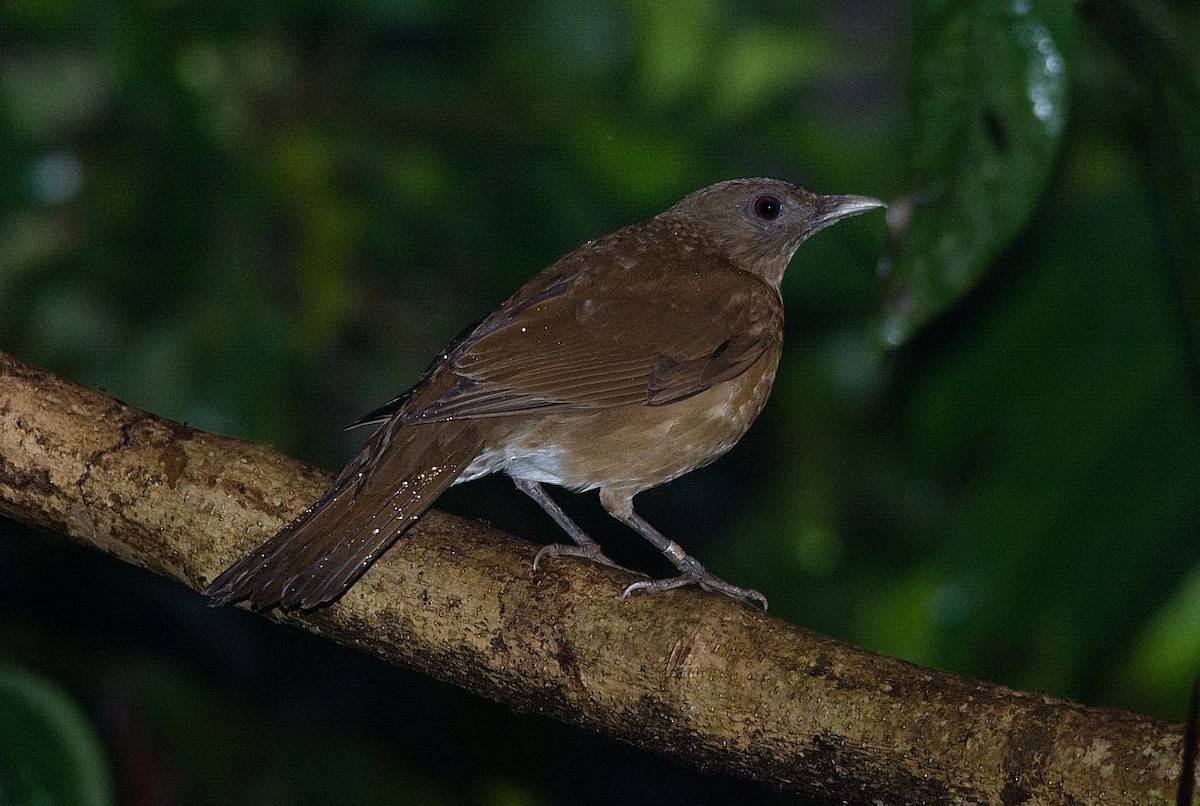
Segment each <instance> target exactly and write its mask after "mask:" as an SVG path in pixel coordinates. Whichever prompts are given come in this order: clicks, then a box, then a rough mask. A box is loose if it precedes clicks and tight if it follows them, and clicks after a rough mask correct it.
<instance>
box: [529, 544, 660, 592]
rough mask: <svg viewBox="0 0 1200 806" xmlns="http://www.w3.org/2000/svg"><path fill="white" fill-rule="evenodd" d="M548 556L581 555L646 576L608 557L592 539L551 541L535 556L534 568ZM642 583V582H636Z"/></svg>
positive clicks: (611, 566) (581, 556)
mask: <svg viewBox="0 0 1200 806" xmlns="http://www.w3.org/2000/svg"><path fill="white" fill-rule="evenodd" d="M546 557H580V558H582V559H585V560H591V561H592V562H594V563H600V564H601V565H607V566H608V567H609V568H616V569H617V570H619V571H625V572H626V573H630V574H633V575H634V576H639V577H644V576H646V575H645V574H643V573H642V572H640V571H634V570H633V569H632V568H626V567H625V566H623V565H617V563H615V562H613V561H612V560H610V559H609V558H608V555H607V554H605V553H604V552H603V551H601V550H600V546H599V545H598V544H596V543H594V542H592V541H591V540H589V541H588V542H587V543H585V544H583V545H577V546H573V545H571V544H570V543H551V544H550V545H548V546H542V548H541V550H540V551H538V553H537V554H536V555H535V556H534V558H533V570H534V571H536V570H537V567H538V563H540V562H541V561H542V560H543V559H545V558H546ZM634 584H635V585H636V584H640V583H636V582H635V583H634Z"/></svg>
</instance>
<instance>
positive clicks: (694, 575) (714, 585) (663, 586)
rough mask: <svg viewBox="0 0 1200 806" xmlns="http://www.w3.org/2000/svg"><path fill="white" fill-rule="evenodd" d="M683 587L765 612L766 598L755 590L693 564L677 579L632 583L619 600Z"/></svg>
mask: <svg viewBox="0 0 1200 806" xmlns="http://www.w3.org/2000/svg"><path fill="white" fill-rule="evenodd" d="M685 585H699V586H700V588H701V590H706V591H712V592H714V593H723V594H725V595H726V596H728V597H729V598H731V599H740V600H742V601H743V602H747V603H755V604H760V605H762V609H763V612H766V609H767V597H765V596H763V595H762V594H761V593H759V592H758V591H756V590H751V589H750V588H742V587H738V586H737V585H731V584H730V583H728V582H726V581H725V580H723V579H721V578H720V577H719V576H717V575H716V574H713V573H711V572H709V571H706V570H705V569H704V566H702V565H700V563H695V564H694V566H690V567H688V568H686V569H684V571H683V573H682V574H680V575H679V576H677V577H668V578H667V579H653V580H646V581H642V582H634V583H633V584H632V585H630V586H629V587H627V588H626V589H625V590H624V591H622V592H621V599H622V600H624V599H626V598H628V597H629V594H631V593H634V592H635V591H645V592H647V593H660V592H662V591H669V590H673V589H675V588H682V587H684V586H685Z"/></svg>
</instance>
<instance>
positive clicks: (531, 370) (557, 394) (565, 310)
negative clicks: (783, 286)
mask: <svg viewBox="0 0 1200 806" xmlns="http://www.w3.org/2000/svg"><path fill="white" fill-rule="evenodd" d="M638 268H639V267H638V266H636V265H635V266H632V267H629V268H628V270H627V271H626V272H600V273H598V274H594V275H591V276H589V277H585V278H583V279H581V280H580V281H579V282H576V283H573V284H572V283H565V282H560V283H558V284H556V285H555V286H551V287H549V288H548V289H547V290H546V292H545V293H541V294H539V295H538V296H537V298H536V301H535V302H534V304H527V303H528V301H529V298H528V297H526V302H525V303H524V304H520V305H518V306H513V308H512V309H509V306H504V307H502V308H500V309H499V310H498V311H497V312H496V313H495V314H493V315H492V316H490V317H488V319H486V320H484V321H483V322H482V323H480V325H479V326H478V327H477V328H476V329H475V330H474V331H473V332H472V333H470V334H469V335H467V336H466V337H465V338H464V339H463V340H462V341H460V342H459V343H458V344H457V345H456V347H455V349H454V351H453V352H452V353H451V360H450V361H448V362H446V364H445V365H444V366H443V367H442V369H441V371H439V372H436V373H434V374H433V375H432V376H431V377H429V378H427V379H426V382H425V384H423V385H422V386H421V387H419V388H418V389H416V390H414V392H413V394H412V396H411V397H410V398H409V399H408V400H407V401H405V404H404V406H403V408H402V410H401V417H402V419H403V421H405V422H430V421H438V420H447V419H451V418H460V417H468V418H470V417H492V416H499V415H508V414H519V413H528V412H534V411H538V410H544V409H547V408H563V407H569V408H576V409H587V408H605V407H610V406H622V405H662V404H666V403H671V402H674V401H677V400H682V399H684V398H687V397H690V396H692V395H695V394H698V393H699V392H702V391H704V390H705V389H708V388H709V387H711V386H713V385H714V384H717V383H721V382H723V381H728V380H731V379H733V378H736V377H737V376H738V375H741V374H742V373H743V372H745V371H746V370H747V369H749V368H750V367H751V366H752V365H753V364H754V363H755V362H756V361H757V360H758V359H759V358H760V357H761V356H762V355H763V354H764V353H765V352H766V351H767V350H768V349H769V348H770V347H771V345H772V344H774V343H775V341H776V340H777V339H778V338H779V333H780V331H781V329H782V328H781V325H782V316H783V314H782V306H781V304H780V302H779V296H778V292H776V291H775V289H773V288H772V287H771V286H769V285H768V284H767V283H765V282H764V281H762V280H761V279H760V278H758V277H756V276H754V275H751V274H748V273H746V272H742V271H738V270H736V269H733V268H732V267H730V268H719V269H713V268H712V267H711V266H709V267H706V268H707V270H703V271H696V272H679V271H677V272H675V274H676V275H678V278H677V279H676V278H661V277H660V278H657V282H650V283H632V282H629V280H630V279H631V278H632V277H636V273H637V269H638Z"/></svg>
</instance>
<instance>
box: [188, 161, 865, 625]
mask: <svg viewBox="0 0 1200 806" xmlns="http://www.w3.org/2000/svg"><path fill="white" fill-rule="evenodd" d="M883 206H884V205H883V203H882V202H880V201H877V200H875V199H869V198H865V197H862V196H819V195H816V194H814V193H810V192H809V191H807V190H805V189H803V188H801V187H798V186H796V185H792V184H789V183H787V182H781V181H778V180H773V179H738V180H732V181H728V182H721V183H718V184H716V185H712V186H710V187H706V188H703V189H702V190H698V191H696V192H695V193H693V194H691V195H690V196H688V197H686V198H685V199H683V200H682V201H680V202H679V203H678V204H676V205H675V206H674V207H672V208H670V209H669V210H667V211H666V212H663V213H660V214H659V215H657V216H655V217H653V218H651V219H649V220H647V221H644V222H642V223H640V224H633V225H632V226H628V227H625V228H624V229H620V230H617V231H616V232H614V233H612V234H610V235H607V236H605V237H603V238H599V239H597V240H594V241H590V242H588V243H587V244H584V245H583V246H581V247H580V248H578V249H576V250H575V251H574V252H571V253H570V254H569V255H567V256H566V257H564V258H562V259H560V260H559V261H557V262H556V263H554V264H553V265H551V266H550V267H549V268H547V269H546V270H545V271H543V272H542V273H541V274H539V275H538V276H537V277H535V278H534V279H532V280H531V281H529V282H528V283H526V284H525V286H524V287H522V288H521V289H520V290H519V291H517V293H515V294H513V295H512V296H511V297H510V298H509V299H508V300H507V301H506V302H504V304H502V305H501V306H500V307H499V308H497V309H496V310H495V311H494V312H493V313H492V314H491V315H489V316H487V317H486V318H484V319H483V320H482V321H481V322H479V324H477V325H475V326H474V327H472V328H471V329H469V330H468V331H466V332H465V333H464V334H463V335H462V336H460V337H459V338H458V339H457V340H455V341H454V342H453V343H452V344H451V345H450V346H449V347H447V348H446V350H445V351H443V352H442V354H441V355H439V356H438V357H437V358H436V359H435V360H434V361H433V363H432V364H431V365H430V366H429V368H428V369H427V370H426V371H425V374H424V375H422V376H421V379H420V380H419V381H418V382H417V384H416V385H415V386H414V387H413V388H411V389H409V390H408V391H407V392H405V393H404V394H402V395H400V396H399V397H397V398H396V399H395V400H392V401H391V402H389V403H387V404H385V405H383V406H381V407H379V408H378V409H376V410H374V411H372V412H370V413H369V414H367V415H366V416H364V417H363V418H362V419H361V420H360V421H359V423H358V424H378V425H379V427H378V429H377V430H376V431H375V433H374V434H373V435H372V436H371V438H370V439H369V440H368V441H367V442H366V444H365V445H364V446H363V448H362V450H361V451H359V453H358V454H357V455H356V456H355V457H354V458H353V459H352V460H351V461H350V463H349V464H348V465H347V466H346V468H345V469H344V470H343V471H342V472H341V474H340V475H339V476H338V478H337V480H336V481H335V482H334V484H333V486H332V487H331V488H330V489H329V491H328V492H326V493H325V495H324V496H322V497H321V499H320V500H319V501H317V502H316V503H315V504H313V505H312V506H311V507H309V508H308V509H306V510H305V511H304V512H303V513H302V514H301V515H300V516H299V517H298V518H296V520H294V521H293V522H292V523H291V524H289V525H288V526H287V527H285V528H284V529H283V530H282V531H280V532H279V533H278V534H276V535H275V536H274V537H272V538H271V539H270V540H268V541H267V542H266V543H264V544H263V545H262V546H260V547H259V548H257V549H255V550H254V551H253V552H251V553H249V554H247V555H246V556H244V557H242V558H241V559H240V560H238V561H237V562H236V563H234V564H233V565H232V566H231V567H230V568H229V569H228V570H226V571H225V572H224V573H222V574H221V575H220V576H218V577H217V578H216V579H215V580H213V582H212V584H211V585H209V587H208V589H207V590H206V593H207V594H208V595H209V596H210V597H211V600H212V604H213V605H221V604H225V603H228V602H234V601H238V600H241V599H249V603H250V605H251V607H253V608H255V609H260V608H267V607H272V606H275V605H279V606H280V607H282V608H284V609H292V608H301V609H307V608H313V607H317V606H318V605H322V604H324V603H326V602H331V601H333V600H335V599H337V598H338V597H339V596H341V595H342V594H343V593H344V592H345V591H346V589H347V588H348V587H350V585H352V584H353V583H354V581H355V580H357V579H358V578H359V577H360V576H361V575H362V574H363V572H364V571H366V570H367V568H369V567H370V565H371V563H373V562H374V561H375V560H376V559H378V558H379V555H380V554H382V553H383V552H384V551H385V550H386V549H387V548H388V547H389V546H391V545H392V543H394V542H395V541H396V539H397V538H398V537H400V535H402V534H403V533H404V532H405V530H406V529H408V527H410V526H411V525H412V524H413V522H414V521H416V520H417V519H418V518H419V517H420V516H421V515H422V513H424V512H425V510H427V509H428V508H429V507H430V505H431V504H433V502H434V500H436V499H437V497H438V496H439V495H440V494H441V493H442V492H443V491H445V490H446V489H447V488H448V487H450V486H451V485H453V484H457V483H459V482H464V481H470V480H472V479H477V478H479V477H480V476H485V475H487V474H489V473H496V472H503V473H506V474H508V475H509V476H510V477H511V478H512V479H513V482H514V483H515V484H516V486H517V488H518V489H519V490H521V491H522V492H524V493H526V494H527V495H529V496H530V497H531V498H533V500H535V501H537V503H538V504H539V505H541V507H542V508H543V509H544V510H545V511H546V512H547V513H548V514H549V515H550V517H551V518H553V519H554V520H555V522H557V523H558V525H559V526H561V527H562V529H563V530H564V531H565V532H566V533H567V535H568V536H569V537H570V538H571V542H570V543H567V544H557V543H556V544H552V545H549V546H546V547H544V548H543V549H542V550H541V551H540V552H538V554H537V556H536V558H535V559H534V563H533V565H534V568H535V569H536V568H537V566H538V563H539V562H541V561H543V560H545V559H546V558H548V557H581V558H584V559H587V560H592V561H594V562H600V563H604V564H607V565H612V566H616V563H614V562H613V561H612V560H610V559H609V558H608V557H606V556H605V554H604V553H603V552H602V551H601V549H600V546H599V545H598V544H597V543H596V542H595V541H593V540H592V539H591V538H590V537H588V535H587V534H585V533H584V531H583V530H582V529H580V528H579V526H577V525H576V524H575V523H574V522H573V521H572V520H571V519H570V518H568V517H567V515H566V513H564V512H563V511H562V509H561V508H560V507H559V506H558V505H557V504H556V503H555V502H554V500H553V499H552V498H551V497H550V496H549V495H548V494H547V493H546V491H545V489H543V487H542V485H543V484H547V483H549V484H557V485H559V486H562V487H566V488H568V489H571V490H576V491H582V490H592V489H598V490H599V491H600V503H601V504H602V505H603V507H604V509H605V510H606V511H607V512H608V513H609V514H610V515H612V516H613V517H614V518H616V519H617V520H618V521H620V522H621V523H623V524H625V525H626V526H628V527H629V528H630V529H632V530H633V531H635V532H637V533H638V534H639V535H641V536H642V537H644V538H645V539H646V540H648V541H650V543H652V544H653V545H654V546H655V547H656V548H657V549H659V550H660V551H661V552H662V553H663V554H664V555H665V556H666V557H667V559H669V560H670V561H671V562H672V563H674V565H675V566H676V567H677V568H678V569H679V574H678V575H677V576H674V577H671V578H668V579H658V580H650V579H644V580H641V581H637V582H634V583H632V584H631V585H629V586H628V587H627V588H625V589H624V591H623V593H622V594H621V595H622V598H624V597H626V596H628V595H629V594H630V593H633V592H634V591H645V592H657V591H665V590H670V589H672V588H677V587H681V586H683V585H693V584H695V585H699V586H700V587H701V588H703V589H705V590H709V591H717V592H720V593H723V594H725V595H727V596H731V597H734V598H737V599H742V600H746V601H754V602H759V603H761V604H762V605H763V607H766V599H765V598H764V597H763V596H762V594H760V593H758V592H757V591H754V590H751V589H749V588H742V587H738V586H736V585H731V584H730V583H728V582H725V581H724V580H722V579H720V578H718V577H717V576H715V575H714V574H712V573H711V572H709V571H707V570H706V569H705V568H704V566H702V565H701V564H700V563H699V562H698V561H697V560H696V559H695V558H693V557H691V556H690V555H688V554H687V553H686V552H684V550H683V548H682V547H681V546H680V545H679V544H678V543H675V542H674V541H672V540H671V539H669V538H667V537H666V536H664V535H663V534H662V533H660V532H659V531H658V530H657V529H655V528H654V527H653V526H651V525H650V524H649V523H647V522H646V521H645V520H644V519H643V518H642V517H641V516H639V515H638V514H637V512H635V511H634V508H633V497H634V496H635V495H637V494H638V493H640V492H641V491H643V490H648V489H650V488H651V487H656V486H658V485H660V484H663V483H664V482H667V481H670V480H671V479H674V478H676V477H678V476H681V475H683V474H684V473H687V472H688V471H690V470H694V469H696V468H698V467H701V466H703V465H706V464H708V463H709V462H712V461H713V460H715V459H717V458H718V457H720V456H721V455H722V454H724V453H725V452H726V451H728V450H729V449H730V448H732V447H733V445H734V444H735V443H737V441H738V440H739V439H741V438H742V435H743V434H745V433H746V430H747V429H748V428H749V427H750V424H751V423H752V422H753V421H754V418H755V417H757V416H758V414H759V412H760V411H762V408H763V405H764V404H765V403H766V400H767V395H768V394H769V393H770V391H771V384H772V382H773V381H774V379H775V369H776V367H777V366H778V363H779V354H780V349H781V347H782V338H783V305H782V302H781V300H780V296H779V284H780V281H781V280H782V279H783V272H784V269H786V268H787V265H788V262H789V261H790V260H791V258H792V255H793V254H794V253H795V252H796V250H797V249H798V248H799V247H800V245H801V244H802V243H804V241H805V240H806V239H808V238H809V237H810V236H812V235H813V234H815V233H817V232H820V231H821V230H823V229H825V228H826V227H828V226H830V225H831V224H833V223H835V222H837V221H840V220H842V219H843V218H847V217H849V216H853V215H857V214H859V213H862V212H865V211H867V210H871V209H874V208H877V207H883ZM616 567H620V566H616Z"/></svg>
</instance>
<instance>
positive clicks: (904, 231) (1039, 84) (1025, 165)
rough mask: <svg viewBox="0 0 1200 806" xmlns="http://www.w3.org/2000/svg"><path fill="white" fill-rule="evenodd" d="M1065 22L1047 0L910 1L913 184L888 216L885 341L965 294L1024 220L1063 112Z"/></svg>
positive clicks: (895, 340) (1065, 14) (1053, 150)
mask: <svg viewBox="0 0 1200 806" xmlns="http://www.w3.org/2000/svg"><path fill="white" fill-rule="evenodd" d="M1072 27H1073V26H1072V21H1071V18H1070V4H1067V3H1061V2H1054V1H1053V0H1008V1H1007V2H999V0H985V2H978V3H957V2H950V1H949V0H922V2H918V3H917V4H916V7H915V20H914V30H915V32H916V34H915V42H914V49H915V55H914V73H913V98H914V101H913V104H914V109H913V111H914V117H915V120H914V136H915V142H914V153H913V162H914V166H913V167H914V173H915V176H914V179H915V182H916V189H915V191H914V193H913V195H912V196H911V197H909V198H908V199H903V200H900V201H899V202H897V203H896V204H894V205H893V210H892V214H891V215H890V216H889V223H890V224H891V225H892V227H893V235H894V236H896V238H895V246H894V254H893V256H892V259H891V265H890V266H888V267H887V268H888V280H889V299H888V303H887V308H886V310H885V313H884V318H883V321H882V323H881V325H880V334H879V335H880V337H881V338H882V340H883V342H884V343H885V344H887V345H888V346H893V347H894V346H898V345H900V344H902V343H904V342H905V341H907V340H908V338H909V337H910V336H911V335H912V334H913V333H914V332H916V331H917V329H919V328H920V326H921V325H923V324H924V323H925V322H928V321H929V320H930V319H933V318H934V317H936V316H938V315H939V314H941V313H942V312H944V311H945V310H947V309H949V308H950V307H952V306H953V305H954V304H955V303H956V302H957V301H958V300H959V299H961V298H962V297H963V295H965V294H966V293H967V292H969V291H970V290H971V289H972V288H973V287H974V286H975V284H976V283H977V282H978V281H979V280H980V278H981V277H982V276H983V274H984V270H985V269H986V267H987V265H988V263H989V261H991V260H992V259H993V258H994V257H995V256H996V255H997V254H998V253H999V252H1000V251H1001V250H1002V249H1003V248H1004V247H1005V245H1006V244H1007V243H1008V241H1009V239H1010V238H1012V236H1013V235H1014V234H1015V233H1016V232H1017V231H1018V230H1019V229H1020V228H1021V226H1022V225H1023V224H1024V223H1025V221H1026V219H1027V218H1028V216H1029V213H1030V212H1031V210H1032V209H1033V207H1034V205H1035V204H1036V202H1037V200H1038V198H1039V196H1040V195H1041V193H1042V189H1043V187H1044V186H1045V183H1046V179H1047V177H1048V176H1049V173H1050V169H1051V166H1052V165H1053V162H1054V159H1055V156H1056V154H1057V151H1058V145H1059V142H1060V140H1061V136H1062V131H1063V127H1064V123H1065V119H1066V114H1067V62H1068V56H1067V53H1066V51H1067V49H1068V43H1067V40H1068V39H1069V36H1070V31H1071V30H1072Z"/></svg>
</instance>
